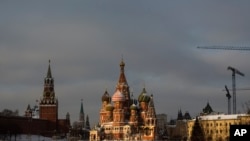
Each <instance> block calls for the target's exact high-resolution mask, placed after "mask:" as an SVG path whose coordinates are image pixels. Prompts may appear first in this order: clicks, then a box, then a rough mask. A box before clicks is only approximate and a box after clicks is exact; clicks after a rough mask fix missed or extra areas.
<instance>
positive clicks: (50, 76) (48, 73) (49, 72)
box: [47, 60, 52, 78]
mask: <svg viewBox="0 0 250 141" xmlns="http://www.w3.org/2000/svg"><path fill="white" fill-rule="evenodd" d="M47 78H52V74H51V69H50V60H49V67H48V72H47Z"/></svg>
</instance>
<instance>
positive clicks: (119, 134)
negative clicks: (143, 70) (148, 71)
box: [90, 60, 157, 140]
mask: <svg viewBox="0 0 250 141" xmlns="http://www.w3.org/2000/svg"><path fill="white" fill-rule="evenodd" d="M124 67H125V63H124V62H123V60H122V61H121V63H120V76H119V79H118V82H117V84H116V89H115V92H114V94H113V95H112V96H110V95H109V93H108V91H107V90H106V91H105V92H104V94H103V96H102V98H101V102H102V104H101V108H100V113H99V115H100V118H99V126H98V127H96V128H95V129H93V130H92V131H90V140H103V139H107V140H154V139H155V138H156V129H157V128H156V126H157V124H156V123H157V121H156V112H155V107H154V101H153V95H150V96H149V95H147V92H146V89H145V88H143V90H142V92H141V94H140V95H139V97H138V99H134V97H133V94H130V90H129V85H128V83H127V80H126V76H125V70H124Z"/></svg>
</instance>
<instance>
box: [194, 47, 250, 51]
mask: <svg viewBox="0 0 250 141" xmlns="http://www.w3.org/2000/svg"><path fill="white" fill-rule="evenodd" d="M197 48H199V49H221V50H242V51H250V47H247V46H242V47H240V46H239V47H235V46H198V47H197Z"/></svg>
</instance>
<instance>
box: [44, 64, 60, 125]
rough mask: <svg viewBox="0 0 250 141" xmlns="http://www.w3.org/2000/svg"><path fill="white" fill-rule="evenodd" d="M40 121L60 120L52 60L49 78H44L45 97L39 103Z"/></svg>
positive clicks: (48, 72)
mask: <svg viewBox="0 0 250 141" xmlns="http://www.w3.org/2000/svg"><path fill="white" fill-rule="evenodd" d="M39 109H40V119H46V120H50V121H54V122H57V119H58V100H57V98H56V97H55V91H54V78H53V77H52V73H51V69H50V60H49V66H48V71H47V76H46V77H45V78H44V90H43V96H42V98H41V99H40V102H39Z"/></svg>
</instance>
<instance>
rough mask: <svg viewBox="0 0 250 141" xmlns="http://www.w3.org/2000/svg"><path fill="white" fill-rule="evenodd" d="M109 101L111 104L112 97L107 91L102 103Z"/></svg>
mask: <svg viewBox="0 0 250 141" xmlns="http://www.w3.org/2000/svg"><path fill="white" fill-rule="evenodd" d="M104 101H107V102H110V96H109V93H108V92H107V90H106V91H105V93H104V94H103V96H102V102H104Z"/></svg>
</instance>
